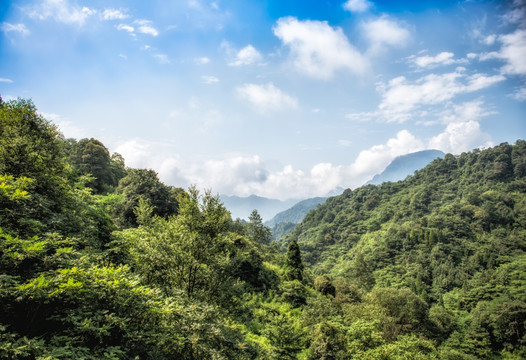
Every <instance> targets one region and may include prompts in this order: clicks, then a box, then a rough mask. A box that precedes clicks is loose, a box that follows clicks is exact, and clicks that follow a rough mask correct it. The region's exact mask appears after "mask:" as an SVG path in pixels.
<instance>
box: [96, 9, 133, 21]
mask: <svg viewBox="0 0 526 360" xmlns="http://www.w3.org/2000/svg"><path fill="white" fill-rule="evenodd" d="M127 17H128V15H127V14H124V13H123V12H122V11H120V10H117V9H105V10H104V11H103V12H102V18H103V19H104V20H122V19H126V18H127Z"/></svg>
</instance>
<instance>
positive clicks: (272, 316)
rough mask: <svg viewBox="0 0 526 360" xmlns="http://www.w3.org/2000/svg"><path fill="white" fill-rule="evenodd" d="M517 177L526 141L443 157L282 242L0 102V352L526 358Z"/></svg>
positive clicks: (525, 284) (351, 199)
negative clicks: (281, 250) (65, 138)
mask: <svg viewBox="0 0 526 360" xmlns="http://www.w3.org/2000/svg"><path fill="white" fill-rule="evenodd" d="M525 177H526V142H525V141H522V140H519V141H517V143H516V144H515V145H508V144H501V145H499V146H497V147H495V148H492V149H486V150H475V151H473V152H472V153H464V154H461V155H459V156H453V155H446V156H445V157H444V159H439V160H435V161H434V162H432V163H431V164H430V165H429V166H428V167H426V168H425V169H423V170H421V171H418V172H417V173H416V174H415V176H413V177H409V178H407V179H406V180H404V181H403V182H397V183H385V184H383V185H381V186H372V185H371V186H365V187H361V188H359V189H355V190H353V191H351V190H346V191H345V192H344V193H343V194H342V195H341V196H338V197H333V198H329V199H328V200H327V201H326V202H325V204H323V205H320V206H319V207H318V209H316V210H315V211H311V212H309V213H308V215H307V216H306V217H305V219H304V221H303V222H302V223H301V224H299V225H298V226H296V228H295V230H294V231H293V232H292V233H291V234H289V235H287V236H285V237H284V238H283V239H282V240H280V241H281V248H282V249H284V248H285V247H286V246H287V247H288V249H287V251H286V252H285V251H283V252H280V251H279V247H280V246H279V245H277V244H276V243H270V244H269V240H270V234H269V231H268V228H267V227H266V226H264V225H263V224H262V221H261V218H260V217H259V214H257V212H253V213H252V214H251V218H250V222H249V223H244V222H242V221H232V219H231V218H230V213H229V212H228V210H227V209H226V208H225V207H224V205H223V204H222V203H221V202H220V201H219V198H218V197H217V196H212V195H211V192H210V191H206V192H204V193H203V194H201V193H200V192H199V191H198V190H197V189H196V188H195V187H191V188H190V189H189V190H188V192H185V191H184V190H182V189H179V188H174V187H169V186H166V185H164V184H163V183H162V182H160V181H159V179H158V177H157V174H156V173H155V172H154V171H151V170H137V169H125V165H124V159H122V157H121V156H120V155H118V154H113V155H112V156H111V157H110V155H109V152H108V150H107V149H106V147H105V146H104V145H103V144H102V143H100V142H99V141H97V140H94V139H83V140H80V141H78V142H77V141H76V140H73V139H68V140H64V139H63V137H62V136H61V134H60V133H58V131H57V130H56V128H55V127H54V126H53V125H51V124H50V123H48V122H47V121H46V120H45V119H43V118H42V117H41V116H40V115H38V113H37V112H36V108H35V106H34V105H33V104H32V102H31V101H27V100H20V99H19V100H14V101H9V102H5V103H4V102H1V101H0V304H2V306H1V309H0V359H20V360H22V359H23V360H26V359H161V360H162V359H349V358H356V359H451V360H453V359H464V360H474V359H513V360H514V359H523V358H526V350H525V349H526V328H525V324H526V253H525V251H526V195H525V194H526V178H525ZM119 179H120V181H119V183H118V185H117V181H118V180H119ZM123 228H124V230H123ZM300 249H301V250H300ZM312 279H314V280H312Z"/></svg>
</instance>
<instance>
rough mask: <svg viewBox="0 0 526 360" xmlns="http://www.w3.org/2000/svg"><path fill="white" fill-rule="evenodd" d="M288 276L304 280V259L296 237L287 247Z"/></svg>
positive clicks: (292, 278)
mask: <svg viewBox="0 0 526 360" xmlns="http://www.w3.org/2000/svg"><path fill="white" fill-rule="evenodd" d="M287 268H288V271H287V278H288V279H289V280H299V281H303V261H302V260H301V251H300V247H299V246H298V242H297V241H296V239H293V240H292V241H291V242H290V244H289V247H288V249H287Z"/></svg>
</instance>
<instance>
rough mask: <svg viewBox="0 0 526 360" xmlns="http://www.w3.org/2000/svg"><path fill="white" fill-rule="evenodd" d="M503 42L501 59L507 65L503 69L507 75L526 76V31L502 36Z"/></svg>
mask: <svg viewBox="0 0 526 360" xmlns="http://www.w3.org/2000/svg"><path fill="white" fill-rule="evenodd" d="M499 40H500V41H501V42H502V48H501V50H500V54H499V57H500V58H501V59H504V60H505V61H506V62H507V64H506V65H505V66H504V67H503V68H502V71H503V72H504V73H505V74H518V75H526V61H524V59H526V30H524V29H519V30H517V31H515V32H514V33H511V34H508V35H502V36H500V38H499Z"/></svg>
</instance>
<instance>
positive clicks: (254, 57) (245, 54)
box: [229, 45, 263, 66]
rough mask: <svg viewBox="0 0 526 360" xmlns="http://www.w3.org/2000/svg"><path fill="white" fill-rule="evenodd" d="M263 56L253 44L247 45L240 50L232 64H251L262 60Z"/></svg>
mask: <svg viewBox="0 0 526 360" xmlns="http://www.w3.org/2000/svg"><path fill="white" fill-rule="evenodd" d="M262 58H263V57H262V56H261V54H260V53H259V51H257V50H256V49H255V48H254V47H253V46H252V45H247V46H245V47H244V48H243V49H241V50H239V52H238V53H237V54H236V57H235V59H234V61H232V62H231V63H229V65H230V66H241V65H250V64H254V63H257V62H259V61H261V59H262Z"/></svg>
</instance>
